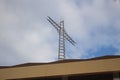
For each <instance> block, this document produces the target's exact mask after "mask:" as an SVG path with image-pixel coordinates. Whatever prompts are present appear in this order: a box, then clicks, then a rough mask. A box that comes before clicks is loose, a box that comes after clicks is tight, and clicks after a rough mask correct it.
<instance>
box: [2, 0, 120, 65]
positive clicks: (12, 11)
mask: <svg viewBox="0 0 120 80" xmlns="http://www.w3.org/2000/svg"><path fill="white" fill-rule="evenodd" d="M47 16H50V17H52V18H53V19H54V20H55V21H56V22H57V23H59V21H60V20H64V21H65V29H66V31H67V33H68V34H69V35H70V36H71V37H72V38H73V39H74V40H75V41H76V43H77V44H76V46H72V45H71V44H70V43H69V42H66V56H67V59H83V58H93V57H98V56H104V55H120V4H119V2H113V0H0V66H5V65H17V64H22V63H29V62H51V61H56V60H57V57H58V33H57V31H56V30H55V29H54V27H52V25H51V24H50V23H49V22H48V21H47V20H46V18H47Z"/></svg>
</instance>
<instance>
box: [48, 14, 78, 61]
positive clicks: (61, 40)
mask: <svg viewBox="0 0 120 80" xmlns="http://www.w3.org/2000/svg"><path fill="white" fill-rule="evenodd" d="M47 20H48V21H49V22H50V23H51V25H52V26H53V27H54V28H55V29H56V30H57V32H58V33H59V48H58V60H64V59H65V58H66V56H65V41H66V40H67V41H69V42H70V43H71V44H72V45H74V46H75V43H76V42H75V41H74V40H73V39H72V38H71V37H70V36H69V35H68V34H67V32H66V31H65V29H64V21H63V20H62V21H60V24H59V25H58V24H57V23H56V22H55V21H54V20H53V19H52V18H50V17H49V16H48V18H47Z"/></svg>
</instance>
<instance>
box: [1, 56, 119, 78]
mask: <svg viewBox="0 0 120 80" xmlns="http://www.w3.org/2000/svg"><path fill="white" fill-rule="evenodd" d="M114 71H120V58H111V59H101V60H90V61H79V62H69V63H54V64H45V65H38V66H26V67H14V68H4V69H0V80H4V79H15V78H29V77H44V76H58V75H71V74H84V73H96V72H114Z"/></svg>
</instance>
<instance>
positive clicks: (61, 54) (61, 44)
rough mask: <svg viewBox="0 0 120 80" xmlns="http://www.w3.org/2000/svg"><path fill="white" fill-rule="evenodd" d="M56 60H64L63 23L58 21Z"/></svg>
mask: <svg viewBox="0 0 120 80" xmlns="http://www.w3.org/2000/svg"><path fill="white" fill-rule="evenodd" d="M60 27H61V28H60V31H59V51H58V59H59V60H63V59H65V38H64V21H60Z"/></svg>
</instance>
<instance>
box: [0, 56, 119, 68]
mask: <svg viewBox="0 0 120 80" xmlns="http://www.w3.org/2000/svg"><path fill="white" fill-rule="evenodd" d="M111 58H120V55H108V56H100V57H95V58H89V59H65V60H59V61H54V62H49V63H24V64H19V65H14V66H0V69H1V68H13V67H25V66H36V65H45V64H58V63H69V62H78V61H91V60H101V59H111Z"/></svg>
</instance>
